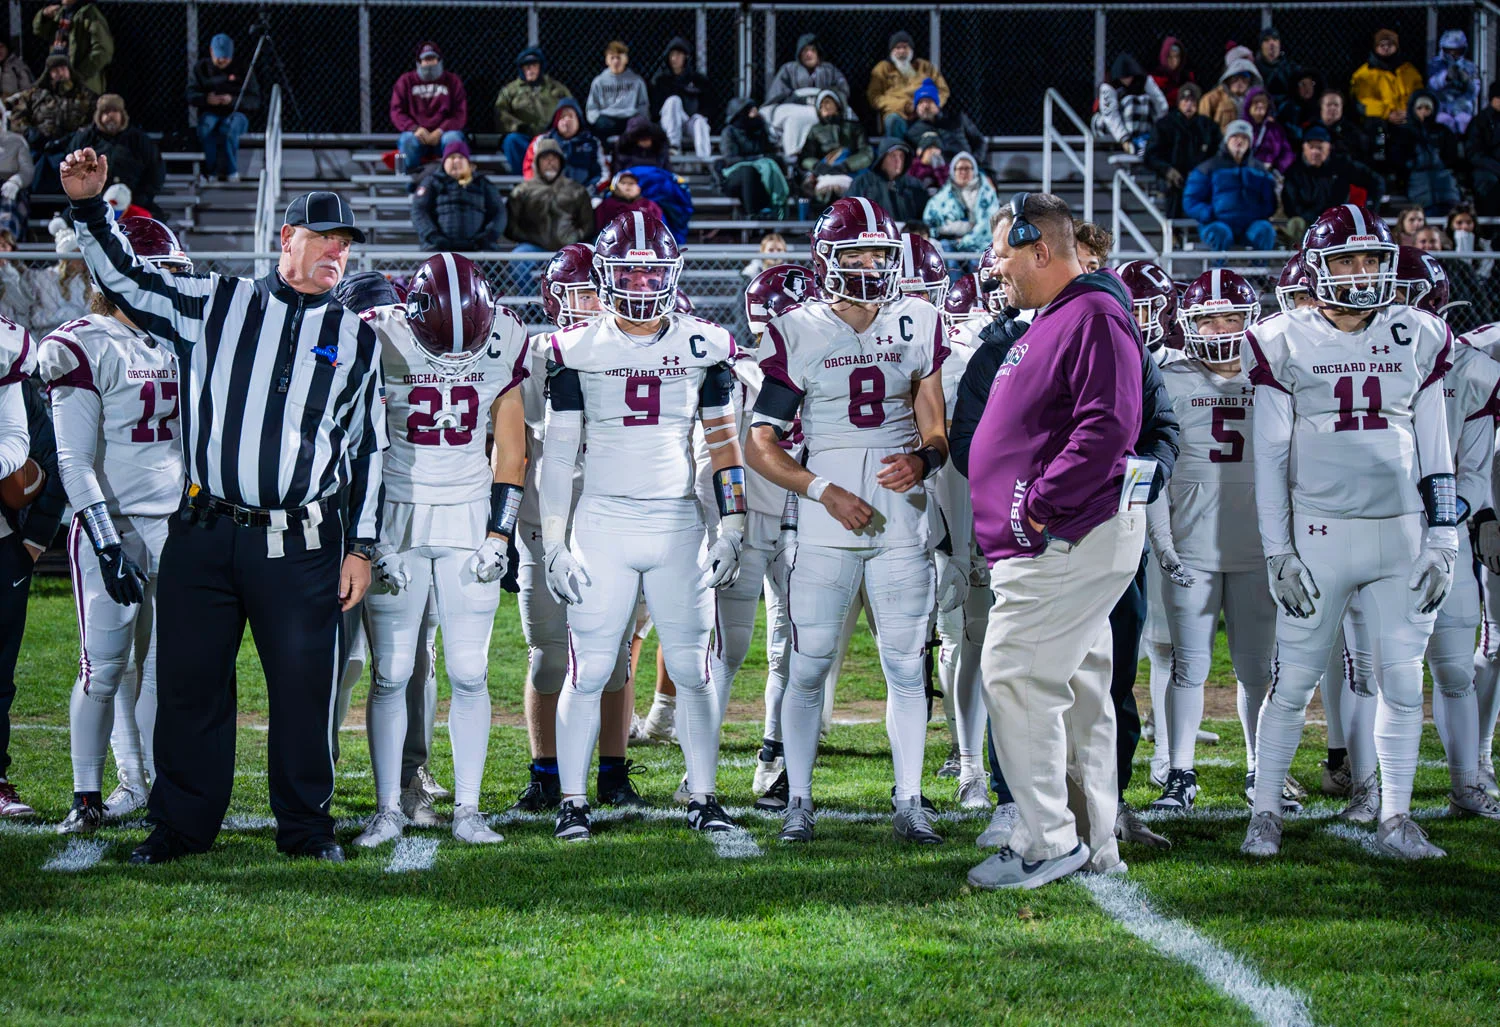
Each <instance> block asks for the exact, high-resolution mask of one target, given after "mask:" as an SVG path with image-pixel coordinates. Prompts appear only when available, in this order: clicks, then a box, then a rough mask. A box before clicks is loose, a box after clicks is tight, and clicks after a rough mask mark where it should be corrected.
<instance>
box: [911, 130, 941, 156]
mask: <svg viewBox="0 0 1500 1027" xmlns="http://www.w3.org/2000/svg"><path fill="white" fill-rule="evenodd" d="M934 146H936V147H937V148H938V149H939V150H941V149H942V148H943V140H942V138H941V137H940V136H939V135H938V134H937V133H936V132H923V133H922V134H921V135H920V136H918V137H917V152H918V153H920V152H922V151H923V150H926V149H929V148H931V147H934Z"/></svg>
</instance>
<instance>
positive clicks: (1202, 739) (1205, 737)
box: [1197, 727, 1219, 745]
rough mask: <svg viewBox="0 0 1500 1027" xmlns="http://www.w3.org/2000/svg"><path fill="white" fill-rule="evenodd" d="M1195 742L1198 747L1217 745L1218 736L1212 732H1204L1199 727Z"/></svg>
mask: <svg viewBox="0 0 1500 1027" xmlns="http://www.w3.org/2000/svg"><path fill="white" fill-rule="evenodd" d="M1197 742H1198V744H1199V745H1218V744H1219V736H1218V735H1217V734H1216V733H1214V732H1212V731H1205V730H1203V729H1202V728H1201V727H1200V728H1199V729H1198V739H1197Z"/></svg>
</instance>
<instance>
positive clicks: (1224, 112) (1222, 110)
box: [1198, 58, 1265, 132]
mask: <svg viewBox="0 0 1500 1027" xmlns="http://www.w3.org/2000/svg"><path fill="white" fill-rule="evenodd" d="M1236 75H1249V76H1250V89H1254V88H1255V87H1256V86H1260V87H1262V88H1264V87H1265V83H1264V82H1262V81H1261V77H1260V71H1259V69H1257V68H1256V67H1255V62H1254V61H1251V60H1248V59H1244V58H1236V59H1234V60H1232V61H1230V62H1228V64H1227V65H1226V66H1225V68H1224V74H1222V75H1220V76H1219V84H1218V86H1217V87H1215V88H1214V89H1211V90H1209V91H1208V92H1207V93H1204V94H1203V101H1202V102H1201V103H1200V104H1198V113H1199V114H1202V115H1203V116H1204V117H1205V118H1212V119H1213V121H1214V123H1215V124H1217V125H1218V126H1219V131H1221V132H1222V131H1223V130H1224V129H1225V128H1227V127H1228V126H1229V123H1230V122H1231V121H1234V120H1235V119H1236V118H1243V117H1244V116H1245V100H1244V97H1240V98H1239V99H1236V98H1235V96H1234V94H1232V93H1231V92H1230V91H1229V80H1230V79H1231V78H1234V76H1236ZM1245 94H1246V95H1247V96H1248V95H1249V90H1248V89H1247V90H1246V91H1245Z"/></svg>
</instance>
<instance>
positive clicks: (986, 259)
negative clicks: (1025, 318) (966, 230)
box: [974, 246, 1005, 317]
mask: <svg viewBox="0 0 1500 1027" xmlns="http://www.w3.org/2000/svg"><path fill="white" fill-rule="evenodd" d="M974 279H975V284H976V285H978V286H979V298H980V300H981V301H983V303H984V309H985V310H988V311H989V312H990V313H991V314H993V315H994V316H996V317H999V316H1000V315H1001V314H1003V313H1005V287H1004V286H1002V285H1001V284H1000V274H999V272H998V271H997V270H996V268H995V247H993V246H986V247H985V248H984V253H982V254H980V257H979V267H978V269H977V270H975V272H974Z"/></svg>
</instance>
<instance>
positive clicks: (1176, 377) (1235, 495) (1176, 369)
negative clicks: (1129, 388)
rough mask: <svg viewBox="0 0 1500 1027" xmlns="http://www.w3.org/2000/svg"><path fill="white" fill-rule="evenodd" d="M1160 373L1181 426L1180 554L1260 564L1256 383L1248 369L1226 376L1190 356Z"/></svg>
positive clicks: (1175, 473) (1226, 565)
mask: <svg viewBox="0 0 1500 1027" xmlns="http://www.w3.org/2000/svg"><path fill="white" fill-rule="evenodd" d="M1161 376H1162V380H1163V381H1164V382H1166V386H1167V394H1168V395H1169V396H1170V397H1171V400H1172V412H1173V413H1175V414H1176V415H1177V423H1178V424H1179V425H1180V426H1181V427H1180V434H1179V435H1178V440H1177V444H1178V453H1177V462H1176V464H1175V465H1174V466H1173V468H1172V477H1171V478H1170V479H1169V480H1168V482H1167V502H1168V505H1169V508H1170V510H1171V516H1172V544H1173V546H1174V547H1175V548H1176V550H1177V555H1178V557H1180V558H1181V560H1182V562H1183V563H1185V564H1187V565H1188V566H1189V567H1193V568H1196V569H1198V570H1204V571H1217V572H1233V571H1253V570H1260V568H1261V565H1262V564H1263V563H1264V557H1263V556H1262V555H1261V548H1260V533H1259V532H1257V531H1255V530H1253V526H1254V525H1255V463H1254V451H1253V445H1254V443H1253V437H1254V436H1253V433H1252V432H1251V430H1250V423H1251V422H1250V419H1251V417H1252V407H1253V401H1254V397H1255V387H1254V386H1253V385H1251V384H1250V379H1249V377H1248V376H1246V374H1245V372H1244V371H1243V370H1242V371H1240V373H1239V374H1236V375H1234V376H1233V377H1231V378H1225V377H1223V376H1222V375H1218V374H1215V373H1214V372H1213V371H1211V370H1210V369H1209V368H1208V367H1207V365H1205V364H1204V363H1203V362H1202V361H1199V360H1195V359H1193V358H1191V357H1184V358H1181V359H1177V360H1173V361H1171V362H1170V363H1168V364H1166V365H1165V366H1163V367H1162V369H1161Z"/></svg>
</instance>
